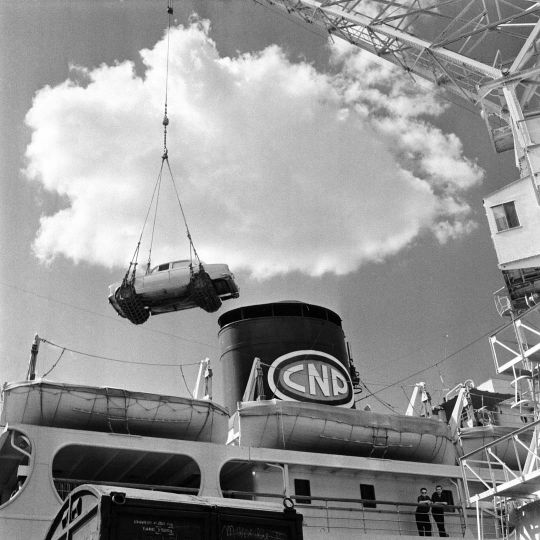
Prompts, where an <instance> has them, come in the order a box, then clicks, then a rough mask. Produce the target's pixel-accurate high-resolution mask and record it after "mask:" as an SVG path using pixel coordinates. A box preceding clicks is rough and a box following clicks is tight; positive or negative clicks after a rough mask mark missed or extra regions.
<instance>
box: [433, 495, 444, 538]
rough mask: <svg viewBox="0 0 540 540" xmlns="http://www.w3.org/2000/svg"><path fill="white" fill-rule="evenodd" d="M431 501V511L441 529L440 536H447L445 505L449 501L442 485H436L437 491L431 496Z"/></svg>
mask: <svg viewBox="0 0 540 540" xmlns="http://www.w3.org/2000/svg"><path fill="white" fill-rule="evenodd" d="M431 502H432V506H431V513H432V515H433V520H434V521H435V523H436V524H437V528H438V529H439V536H443V537H447V536H448V534H446V530H445V529H444V507H445V506H446V505H447V504H448V502H447V500H446V497H445V496H444V493H443V489H442V486H435V493H434V494H433V495H432V496H431Z"/></svg>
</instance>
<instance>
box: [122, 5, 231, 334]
mask: <svg viewBox="0 0 540 540" xmlns="http://www.w3.org/2000/svg"><path fill="white" fill-rule="evenodd" d="M173 12H174V11H173V0H167V16H168V28H167V59H166V70H165V103H164V114H163V121H162V124H163V154H162V155H161V167H160V169H159V174H158V178H157V180H156V184H155V186H154V191H153V193H152V198H151V200H150V205H149V207H148V211H147V213H146V218H145V220H144V224H143V227H142V231H141V235H140V237H139V241H138V243H137V247H136V248H135V252H134V254H133V258H132V259H131V262H130V263H129V267H128V269H127V272H126V275H125V276H124V279H123V281H122V285H121V286H120V287H119V289H118V290H117V291H116V293H115V298H116V301H117V302H118V304H119V306H120V307H121V309H122V311H123V312H124V313H125V316H126V317H127V318H128V319H129V320H130V321H131V322H132V323H134V324H142V323H144V322H145V321H146V320H147V319H148V317H149V316H150V313H149V310H148V309H147V306H145V305H144V304H143V302H142V300H141V299H140V298H139V297H138V295H137V291H136V290H135V271H136V268H137V259H138V256H139V249H140V245H141V240H142V237H143V233H144V229H145V227H146V223H147V221H148V217H149V215H150V211H151V208H152V205H153V204H154V200H155V207H154V218H153V224H152V233H151V238H150V248H149V252H148V262H147V265H146V273H147V274H148V272H149V271H150V266H151V256H152V246H153V242H154V233H155V227H156V218H157V212H158V203H159V195H160V190H161V180H162V176H163V168H164V165H165V163H166V164H167V170H168V172H169V175H170V179H171V182H172V185H173V188H174V192H175V194H176V200H177V202H178V206H179V207H180V212H181V214H182V219H183V221H184V225H185V228H186V235H187V238H188V240H189V261H190V262H189V269H190V281H189V285H188V295H189V297H190V298H191V300H192V301H193V302H194V303H195V304H196V305H198V306H199V307H201V308H202V309H204V310H205V311H208V312H209V313H212V312H214V311H217V310H218V309H219V308H220V306H221V298H220V297H219V295H218V294H217V291H216V290H215V287H214V285H213V283H212V279H211V278H210V275H209V274H208V273H207V272H206V271H205V269H204V267H203V264H202V262H201V260H200V258H199V255H198V253H197V250H196V249H195V244H194V243H193V238H192V236H191V232H190V230H189V226H188V223H187V219H186V214H185V212H184V208H183V206H182V202H181V200H180V195H179V192H178V188H177V186H176V182H175V180H174V175H173V173H172V169H171V164H170V163H169V151H168V149H167V127H168V126H169V118H168V116H167V112H168V96H169V56H170V35H171V23H172V17H173ZM194 258H195V260H196V263H197V267H198V268H197V270H195V269H194V264H193V259H194Z"/></svg>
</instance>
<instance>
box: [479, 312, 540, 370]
mask: <svg viewBox="0 0 540 540" xmlns="http://www.w3.org/2000/svg"><path fill="white" fill-rule="evenodd" d="M539 322H540V306H535V307H534V308H532V309H530V310H528V311H527V312H525V313H523V314H522V315H520V316H519V317H518V318H515V319H513V320H512V321H511V322H509V323H508V324H506V325H504V326H503V327H502V328H500V329H499V330H497V332H495V333H494V334H492V335H491V336H490V338H489V342H490V345H491V351H492V354H493V359H494V361H495V368H496V370H497V373H509V374H511V373H512V371H511V368H512V367H513V366H516V365H518V364H520V363H524V364H526V365H524V366H523V365H522V366H520V367H521V368H526V369H527V370H529V371H530V369H531V367H532V366H533V365H535V364H536V363H537V362H539V361H540V330H539V329H538V328H539V326H538V323H539Z"/></svg>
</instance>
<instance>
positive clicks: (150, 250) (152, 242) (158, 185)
mask: <svg viewBox="0 0 540 540" xmlns="http://www.w3.org/2000/svg"><path fill="white" fill-rule="evenodd" d="M162 174H163V160H161V167H160V169H159V174H158V179H157V181H156V187H155V188H154V193H155V192H156V189H157V197H156V207H155V210H154V221H153V223H152V235H151V237H150V249H149V250H148V262H147V263H146V273H148V272H149V270H150V266H151V264H152V263H151V261H152V247H153V245H154V233H155V231H156V219H157V211H158V205H159V194H160V191H161V178H162ZM153 199H154V198H153V196H152V200H153ZM150 204H152V203H150Z"/></svg>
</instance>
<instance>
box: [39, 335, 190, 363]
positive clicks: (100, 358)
mask: <svg viewBox="0 0 540 540" xmlns="http://www.w3.org/2000/svg"><path fill="white" fill-rule="evenodd" d="M40 339H41V341H42V343H47V344H48V345H51V346H52V347H57V348H58V349H63V351H62V354H63V353H64V351H69V352H71V353H74V354H80V355H82V356H88V357H89V358H97V359H99V360H108V361H109V362H118V363H120V364H134V365H139V366H152V367H155V366H160V367H178V366H179V364H178V363H176V364H160V363H150V362H133V361H131V360H119V359H118V358H110V357H108V356H100V355H98V354H91V353H86V352H83V351H77V350H75V349H70V348H69V347H63V346H61V345H57V344H56V343H53V342H52V341H49V340H48V339H44V338H40ZM60 356H62V355H60ZM58 360H60V358H59V359H58ZM58 360H57V363H58ZM199 364H200V362H193V363H192V364H182V366H184V367H187V366H198V365H199Z"/></svg>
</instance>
